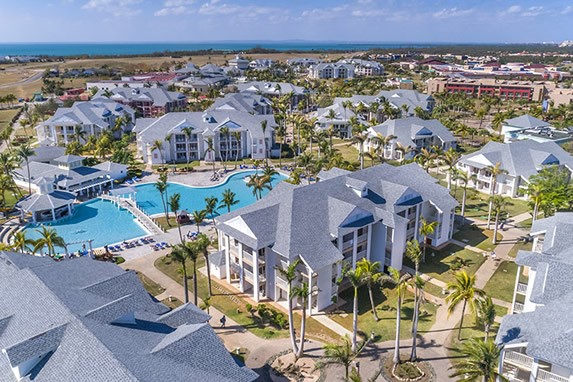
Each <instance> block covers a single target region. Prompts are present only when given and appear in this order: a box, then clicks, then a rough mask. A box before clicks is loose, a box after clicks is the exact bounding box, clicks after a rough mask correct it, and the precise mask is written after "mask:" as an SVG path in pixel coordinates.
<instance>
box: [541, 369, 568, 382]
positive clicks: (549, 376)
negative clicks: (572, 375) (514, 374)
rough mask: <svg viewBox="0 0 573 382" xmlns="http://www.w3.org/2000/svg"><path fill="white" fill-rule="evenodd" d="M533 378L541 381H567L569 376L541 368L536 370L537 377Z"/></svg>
mask: <svg viewBox="0 0 573 382" xmlns="http://www.w3.org/2000/svg"><path fill="white" fill-rule="evenodd" d="M535 380H536V381H541V382H569V378H567V377H562V376H560V375H557V374H553V373H552V372H550V371H545V370H543V369H538V370H537V378H536V379H535Z"/></svg>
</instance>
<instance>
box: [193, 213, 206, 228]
mask: <svg viewBox="0 0 573 382" xmlns="http://www.w3.org/2000/svg"><path fill="white" fill-rule="evenodd" d="M192 215H193V221H194V222H195V225H196V226H197V232H200V230H199V227H200V226H201V223H203V221H204V220H205V218H206V217H207V211H205V210H201V211H197V210H195V211H193V214H192Z"/></svg>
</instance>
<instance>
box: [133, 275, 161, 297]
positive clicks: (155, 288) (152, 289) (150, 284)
mask: <svg viewBox="0 0 573 382" xmlns="http://www.w3.org/2000/svg"><path fill="white" fill-rule="evenodd" d="M137 277H139V280H140V281H141V283H142V284H143V287H144V288H145V290H146V291H147V293H149V294H150V295H152V296H153V297H155V296H158V295H160V294H161V293H163V292H165V289H164V288H162V287H161V285H159V284H157V283H156V282H155V281H153V280H151V279H150V278H149V277H147V276H145V275H144V274H143V273H141V272H137Z"/></svg>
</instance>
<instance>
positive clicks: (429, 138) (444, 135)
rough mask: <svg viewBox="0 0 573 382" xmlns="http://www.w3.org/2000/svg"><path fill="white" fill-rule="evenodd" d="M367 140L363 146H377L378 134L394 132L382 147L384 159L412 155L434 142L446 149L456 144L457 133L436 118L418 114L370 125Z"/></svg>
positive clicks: (368, 148) (385, 134) (385, 135)
mask: <svg viewBox="0 0 573 382" xmlns="http://www.w3.org/2000/svg"><path fill="white" fill-rule="evenodd" d="M367 131H368V140H367V141H366V142H365V144H364V150H365V151H369V150H371V149H372V150H374V149H377V148H378V145H379V142H378V141H377V139H376V138H378V137H380V136H382V137H390V136H394V137H395V138H394V139H392V140H391V141H390V142H389V143H388V144H387V145H386V146H385V147H384V148H383V150H382V151H381V154H382V155H383V156H384V158H385V159H396V160H403V159H412V158H413V157H414V156H415V155H416V154H417V153H418V152H420V150H421V149H423V148H425V149H430V148H431V147H432V146H436V147H439V148H440V149H442V150H444V151H446V150H449V149H450V148H455V147H456V137H454V135H453V134H452V133H451V132H450V130H448V129H447V128H446V127H445V126H444V125H442V123H441V122H440V121H438V120H437V119H430V120H424V119H421V118H418V117H409V118H401V119H388V120H386V121H385V122H384V123H382V124H380V125H376V126H372V127H369V128H368V130H367Z"/></svg>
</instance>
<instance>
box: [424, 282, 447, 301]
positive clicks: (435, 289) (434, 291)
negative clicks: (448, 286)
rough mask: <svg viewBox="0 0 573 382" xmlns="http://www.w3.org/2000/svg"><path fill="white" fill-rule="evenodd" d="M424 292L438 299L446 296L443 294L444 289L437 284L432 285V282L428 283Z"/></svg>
mask: <svg viewBox="0 0 573 382" xmlns="http://www.w3.org/2000/svg"><path fill="white" fill-rule="evenodd" d="M424 292H426V293H429V294H431V295H432V296H435V297H438V298H444V294H443V293H442V288H441V287H439V286H437V285H436V284H432V283H431V282H430V281H428V282H426V285H425V286H424Z"/></svg>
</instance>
